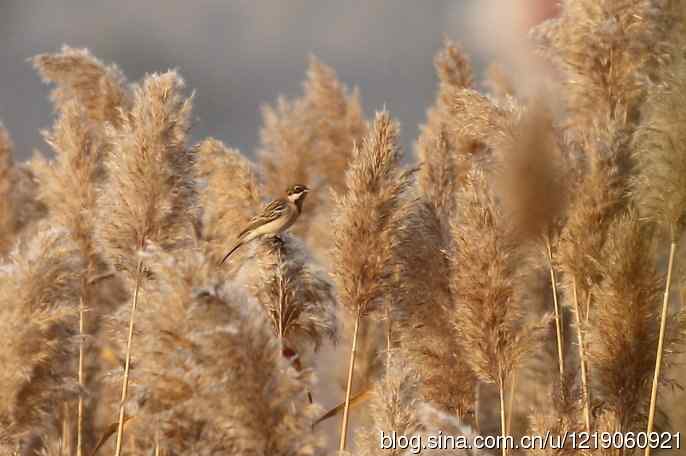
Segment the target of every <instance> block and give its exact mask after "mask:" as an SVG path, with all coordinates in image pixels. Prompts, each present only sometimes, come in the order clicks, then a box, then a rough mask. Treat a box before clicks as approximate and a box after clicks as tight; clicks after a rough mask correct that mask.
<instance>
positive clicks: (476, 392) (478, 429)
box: [474, 380, 481, 434]
mask: <svg viewBox="0 0 686 456" xmlns="http://www.w3.org/2000/svg"><path fill="white" fill-rule="evenodd" d="M480 393H481V383H480V382H479V381H478V380H477V381H476V386H474V427H476V433H477V434H481V425H480V424H479V398H480V396H481V394H480Z"/></svg>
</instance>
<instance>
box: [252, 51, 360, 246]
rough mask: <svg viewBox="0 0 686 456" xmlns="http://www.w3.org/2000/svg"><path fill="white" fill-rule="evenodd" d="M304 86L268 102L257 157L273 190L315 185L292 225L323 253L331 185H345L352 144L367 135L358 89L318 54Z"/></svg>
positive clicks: (328, 233)
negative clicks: (292, 95)
mask: <svg viewBox="0 0 686 456" xmlns="http://www.w3.org/2000/svg"><path fill="white" fill-rule="evenodd" d="M303 88H304V94H303V96H302V97H300V98H297V99H294V100H290V101H289V100H286V99H285V98H280V99H279V100H278V101H277V103H276V105H275V106H271V107H265V108H264V110H263V123H264V126H263V128H262V131H261V135H260V136H261V147H260V149H259V150H258V158H259V160H258V161H259V164H260V167H261V169H262V171H263V174H264V179H265V191H266V192H267V193H268V194H270V195H279V194H281V193H282V192H283V190H284V189H285V188H286V187H287V186H288V185H291V184H292V183H293V182H309V183H310V186H311V187H313V188H314V189H315V191H313V192H312V193H311V194H310V196H309V197H308V201H307V205H306V206H305V209H304V211H303V213H302V214H301V216H300V218H299V220H298V224H297V226H294V227H293V230H294V233H295V234H297V235H298V236H299V237H301V238H302V239H304V240H305V242H306V244H307V245H308V247H310V248H311V249H313V253H315V254H316V255H317V256H318V257H319V256H322V255H324V256H325V255H327V254H328V251H329V250H330V248H331V245H332V242H333V240H332V238H331V231H330V229H329V219H330V218H331V211H332V210H333V207H334V202H333V200H332V199H331V197H330V194H331V193H330V191H331V190H333V191H335V192H342V191H344V190H345V171H346V169H347V168H348V166H349V164H350V161H351V160H352V158H353V155H352V150H353V145H354V144H355V143H358V142H359V141H361V140H362V138H363V137H364V136H365V135H366V133H367V126H366V122H365V119H364V113H363V111H362V107H361V104H360V98H359V92H358V91H357V89H355V90H353V91H349V90H348V89H347V88H346V87H345V86H344V85H343V84H341V83H340V82H339V81H338V80H337V78H336V73H335V72H334V70H333V69H332V68H330V67H328V66H327V65H324V64H323V63H321V62H320V61H319V60H317V59H316V58H314V57H312V58H311V59H310V65H309V68H308V70H307V79H306V81H305V82H304V84H303Z"/></svg>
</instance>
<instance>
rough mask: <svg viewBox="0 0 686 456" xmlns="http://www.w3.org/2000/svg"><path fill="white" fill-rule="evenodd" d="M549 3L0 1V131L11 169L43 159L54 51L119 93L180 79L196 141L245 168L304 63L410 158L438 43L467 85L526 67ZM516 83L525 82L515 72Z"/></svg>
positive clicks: (430, 89) (296, 87)
mask: <svg viewBox="0 0 686 456" xmlns="http://www.w3.org/2000/svg"><path fill="white" fill-rule="evenodd" d="M553 4H554V2H553V1H548V0H431V1H418V0H392V1H390V0H386V1H374V2H369V1H359V0H353V1H346V2H341V1H335V0H288V1H286V0H257V1H255V0H195V1H193V2H188V1H182V0H116V1H115V0H108V1H105V0H99V1H95V2H93V1H90V0H54V1H50V2H46V1H41V0H0V121H1V122H3V123H4V124H5V126H6V127H7V128H8V130H9V131H10V133H11V135H12V137H13V139H14V142H15V145H16V150H15V154H16V155H17V157H16V158H18V159H26V158H28V157H29V156H30V155H31V153H32V151H33V150H34V149H35V148H38V149H40V150H43V151H46V150H47V147H46V146H45V145H44V143H43V140H42V138H41V136H40V130H41V129H44V128H47V127H49V126H50V124H51V116H52V109H51V105H50V102H49V99H48V96H47V95H48V93H49V88H48V87H46V86H44V85H43V84H42V83H41V81H40V79H39V78H38V76H37V75H36V73H35V72H34V71H33V68H32V67H31V64H30V63H29V62H28V61H27V59H29V58H30V57H32V56H34V55H36V54H39V53H44V52H56V51H58V50H59V48H60V47H61V46H62V45H63V44H68V45H69V46H72V47H78V48H82V47H85V48H88V49H90V51H91V52H92V53H93V54H94V55H95V56H96V57H98V58H100V59H101V60H103V61H104V62H105V63H112V62H114V63H116V64H117V65H119V67H120V68H121V70H122V71H123V72H124V74H125V75H126V76H127V78H128V80H129V81H137V80H139V79H140V78H141V77H142V76H143V75H144V74H145V73H148V72H155V71H165V70H167V69H169V68H176V69H178V70H179V71H180V73H181V75H182V76H183V77H184V79H185V80H186V83H187V87H188V89H189V92H190V91H191V90H195V91H196V98H195V110H194V113H195V114H194V115H195V126H194V128H193V138H194V140H197V139H199V138H202V137H206V136H214V137H216V138H218V139H221V140H223V141H225V142H226V143H227V144H230V145H232V146H234V147H238V148H239V149H240V150H241V151H242V152H243V153H245V154H247V155H252V154H253V153H254V151H255V148H256V147H257V145H258V144H259V128H260V124H261V114H260V108H261V106H263V105H264V104H266V103H272V102H273V101H274V100H275V99H276V98H277V97H278V96H279V95H285V96H289V97H291V96H297V95H299V94H300V93H301V82H302V80H303V78H304V75H305V70H306V67H307V63H308V56H309V55H311V54H313V55H316V56H317V57H318V58H320V59H321V60H322V61H323V62H324V63H326V64H328V65H330V66H332V67H334V68H335V69H336V71H337V73H338V77H339V79H340V80H342V81H343V82H344V83H345V84H346V85H347V86H349V87H352V86H358V87H359V88H360V90H361V93H362V100H363V103H364V108H365V111H366V113H367V114H368V115H369V114H372V113H373V112H374V110H376V109H380V108H382V107H384V106H386V107H387V108H388V109H389V110H390V111H391V113H392V114H393V115H394V116H396V118H398V119H399V120H400V122H401V128H402V136H401V140H402V145H403V146H404V148H405V150H406V151H408V150H410V149H411V147H412V144H413V141H414V138H415V137H416V136H417V131H418V126H419V124H421V123H422V122H423V120H424V116H425V110H426V107H427V106H429V105H430V104H431V101H432V99H433V93H434V88H435V77H434V69H433V65H432V60H433V56H434V53H435V52H436V51H437V50H438V48H439V47H440V45H441V42H442V40H443V38H444V37H449V38H451V39H454V40H456V41H458V42H460V43H461V44H462V45H463V46H464V47H465V48H466V50H467V51H468V52H469V54H470V55H471V56H472V58H473V62H474V64H475V68H476V71H477V77H481V76H482V75H483V71H484V68H485V66H486V65H487V64H488V63H490V62H491V61H493V60H498V61H499V62H500V63H503V64H505V65H506V66H510V67H513V66H515V67H516V66H517V65H519V64H521V61H522V60H523V59H524V57H523V53H522V52H521V51H522V49H524V48H525V46H526V44H525V39H526V30H527V29H528V27H529V26H530V25H532V24H534V23H536V22H538V21H540V20H541V19H542V18H544V17H546V16H548V15H550V14H552V13H553V12H554V7H553V6H552V5H553ZM520 73H521V72H520Z"/></svg>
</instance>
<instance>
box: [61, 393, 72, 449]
mask: <svg viewBox="0 0 686 456" xmlns="http://www.w3.org/2000/svg"><path fill="white" fill-rule="evenodd" d="M62 407H63V416H62V450H63V452H64V453H65V454H68V455H70V454H71V432H70V431H69V421H70V415H71V414H70V413H69V404H68V403H66V402H65V403H64V404H63V406H62ZM60 453H62V451H61V452H60Z"/></svg>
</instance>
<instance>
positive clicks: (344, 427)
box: [338, 310, 362, 451]
mask: <svg viewBox="0 0 686 456" xmlns="http://www.w3.org/2000/svg"><path fill="white" fill-rule="evenodd" d="M361 316H362V312H361V311H359V310H358V311H357V313H356V315H355V327H354V328H353V342H352V345H351V346H350V365H349V367H348V380H347V382H346V387H345V406H344V407H343V421H342V422H341V441H340V444H339V445H338V450H339V451H345V445H346V440H347V436H348V412H349V409H350V393H351V391H352V384H353V372H354V370H355V355H356V352H357V332H358V330H359V327H360V317H361Z"/></svg>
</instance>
